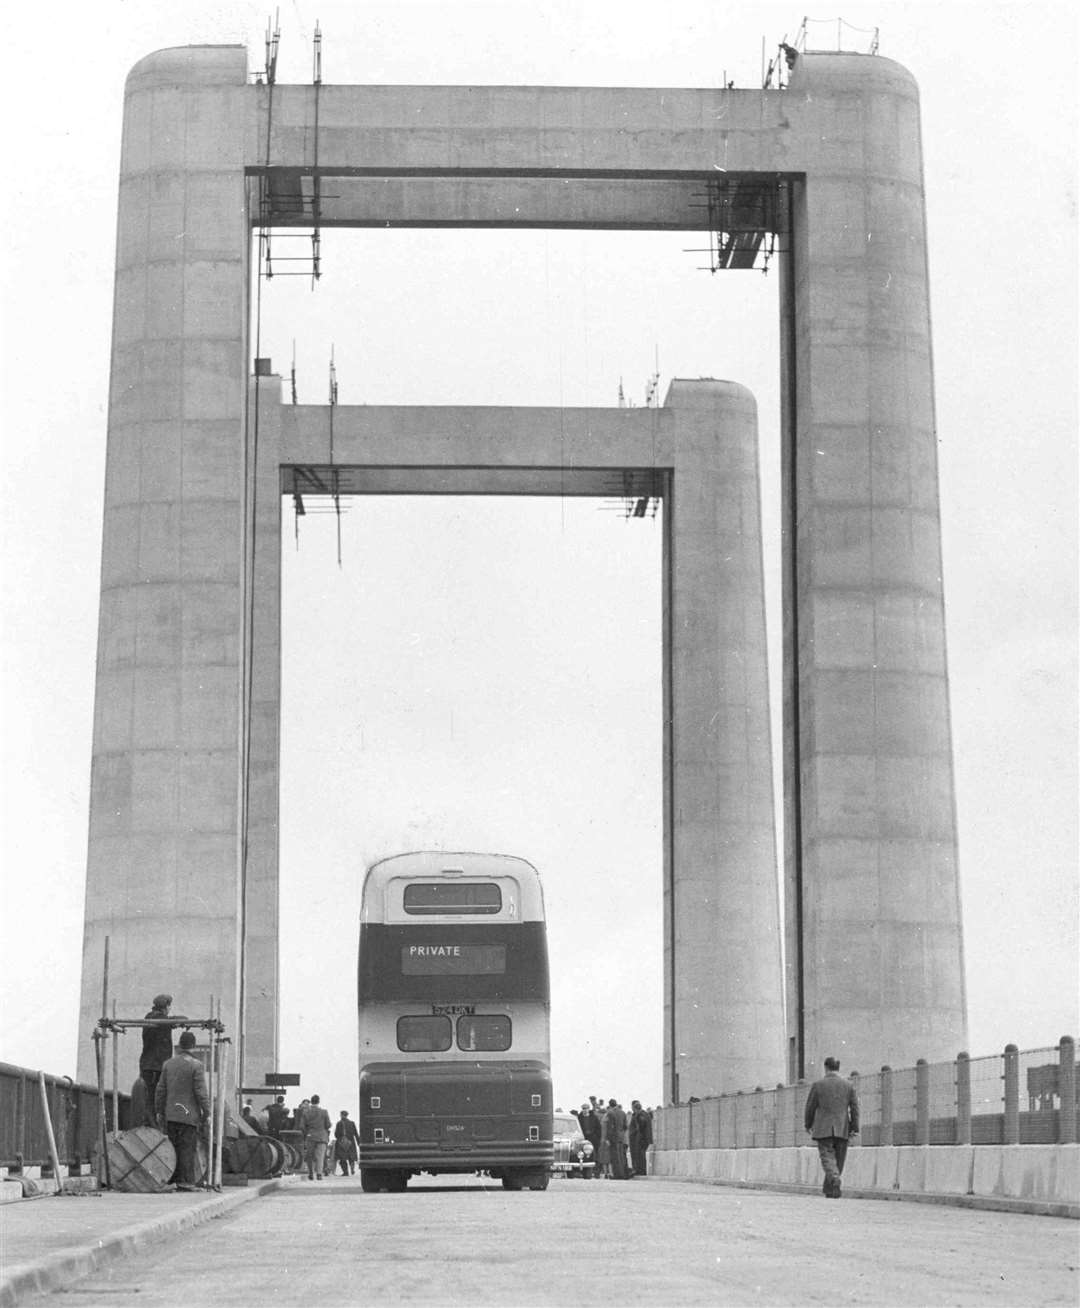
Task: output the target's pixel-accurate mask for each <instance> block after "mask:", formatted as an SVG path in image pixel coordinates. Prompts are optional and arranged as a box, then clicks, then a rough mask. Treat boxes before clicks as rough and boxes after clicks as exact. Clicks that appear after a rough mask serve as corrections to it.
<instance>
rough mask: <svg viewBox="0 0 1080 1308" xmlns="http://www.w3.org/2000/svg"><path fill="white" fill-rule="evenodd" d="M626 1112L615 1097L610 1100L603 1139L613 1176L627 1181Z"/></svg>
mask: <svg viewBox="0 0 1080 1308" xmlns="http://www.w3.org/2000/svg"><path fill="white" fill-rule="evenodd" d="M626 1132H627V1127H626V1112H625V1110H624V1109H622V1108H620V1106H619V1104H618V1102H617V1101H616V1100H614V1099H609V1100H608V1106H607V1112H606V1113H605V1114H604V1125H603V1140H602V1143H603V1144H604V1145H607V1146H608V1152H609V1154H610V1166H611V1177H612V1179H613V1180H615V1181H626V1180H628V1179H629V1178H628V1176H627V1167H626Z"/></svg>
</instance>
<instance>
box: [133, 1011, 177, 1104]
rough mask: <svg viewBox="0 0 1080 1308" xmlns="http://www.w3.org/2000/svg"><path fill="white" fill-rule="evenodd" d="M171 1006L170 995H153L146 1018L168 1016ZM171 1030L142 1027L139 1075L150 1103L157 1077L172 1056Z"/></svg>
mask: <svg viewBox="0 0 1080 1308" xmlns="http://www.w3.org/2000/svg"><path fill="white" fill-rule="evenodd" d="M171 1005H172V995H155V996H154V1006H153V1008H151V1009H150V1011H149V1013H147V1015H146V1016H147V1018H163V1017H168V1016H169V1008H170V1007H171ZM182 1022H183V1018H180V1019H178V1021H177V1025H178V1026H179V1025H180V1024H181V1023H182ZM172 1033H173V1028H172V1027H171V1026H144V1027H143V1033H142V1053H141V1054H140V1055H139V1075H140V1076H141V1077H142V1079H143V1080H144V1081H145V1082H146V1089H147V1091H148V1092H149V1098H150V1102H151V1103H153V1102H154V1091H155V1090H156V1089H157V1083H158V1077H160V1076H161V1069H162V1068H163V1067H164V1066H165V1064H166V1063H167V1062H168V1060H169V1059H170V1058H172V1056H173V1042H172Z"/></svg>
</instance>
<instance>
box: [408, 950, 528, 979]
mask: <svg viewBox="0 0 1080 1308" xmlns="http://www.w3.org/2000/svg"><path fill="white" fill-rule="evenodd" d="M401 971H402V974H403V975H404V976H484V975H492V974H496V973H502V972H505V971H506V946H505V945H436V944H431V945H403V946H402V948H401Z"/></svg>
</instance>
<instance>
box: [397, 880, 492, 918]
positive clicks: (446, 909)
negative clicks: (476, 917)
mask: <svg viewBox="0 0 1080 1308" xmlns="http://www.w3.org/2000/svg"><path fill="white" fill-rule="evenodd" d="M501 908H502V891H501V890H500V889H499V887H498V886H497V885H496V884H495V882H493V881H464V882H462V881H429V882H424V881H413V882H411V883H410V884H409V885H407V886H406V887H405V912H406V913H421V914H423V913H430V914H434V913H463V914H464V913H470V914H480V913H497V912H498V911H499V910H500V909H501Z"/></svg>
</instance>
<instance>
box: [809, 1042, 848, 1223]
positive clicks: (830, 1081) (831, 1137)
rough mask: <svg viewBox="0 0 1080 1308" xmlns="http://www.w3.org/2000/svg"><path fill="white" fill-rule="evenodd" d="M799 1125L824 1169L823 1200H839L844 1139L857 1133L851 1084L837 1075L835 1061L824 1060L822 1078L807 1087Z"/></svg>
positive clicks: (837, 1060) (837, 1069) (838, 1067)
mask: <svg viewBox="0 0 1080 1308" xmlns="http://www.w3.org/2000/svg"><path fill="white" fill-rule="evenodd" d="M803 1124H804V1125H805V1127H806V1129H807V1130H808V1131H809V1132H810V1134H811V1136H812V1137H813V1139H814V1143H815V1144H816V1145H817V1148H818V1157H819V1158H820V1159H821V1165H822V1167H823V1168H824V1169H825V1180H824V1181H823V1182H822V1186H821V1190H822V1193H823V1194H824V1195H825V1198H826V1199H839V1198H840V1176H841V1173H842V1172H843V1170H844V1159H845V1158H846V1157H847V1151H848V1140H849V1139H850V1137H851V1136H853V1135H858V1133H859V1096H858V1095H857V1094H856V1092H855V1087H854V1086H853V1085H852V1084H851V1082H850V1081H845V1080H844V1079H843V1078H842V1077H841V1076H840V1060H839V1059H838V1058H826V1060H825V1075H824V1076H823V1077H822V1078H821V1080H820V1081H815V1082H814V1084H813V1085H812V1086H811V1087H810V1093H809V1095H807V1097H806V1110H805V1112H804V1113H803Z"/></svg>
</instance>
